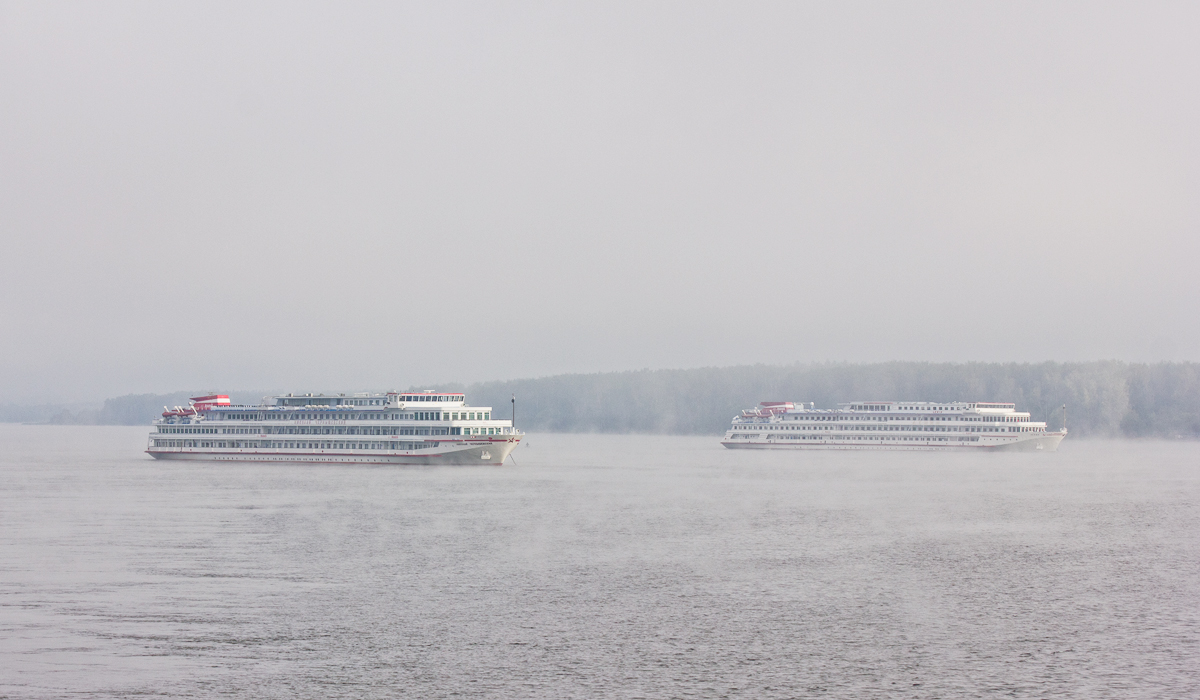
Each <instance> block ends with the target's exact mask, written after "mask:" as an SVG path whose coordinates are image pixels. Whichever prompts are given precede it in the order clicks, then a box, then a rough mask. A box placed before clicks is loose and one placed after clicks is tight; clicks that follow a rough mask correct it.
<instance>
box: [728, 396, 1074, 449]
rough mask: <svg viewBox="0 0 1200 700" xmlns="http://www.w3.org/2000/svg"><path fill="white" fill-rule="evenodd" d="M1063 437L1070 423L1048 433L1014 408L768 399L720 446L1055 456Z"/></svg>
mask: <svg viewBox="0 0 1200 700" xmlns="http://www.w3.org/2000/svg"><path fill="white" fill-rule="evenodd" d="M1064 410H1065V407H1064ZM1064 422H1065V418H1064ZM1066 435H1067V430H1066V427H1065V426H1064V427H1063V429H1062V430H1061V431H1059V432H1052V431H1049V430H1047V428H1046V424H1045V423H1044V422H1041V421H1034V420H1032V419H1031V417H1030V414H1029V413H1025V412H1019V411H1017V410H1016V405H1015V404H1011V403H991V402H978V401H972V402H965V401H955V402H947V403H933V402H925V401H859V402H849V403H841V404H838V407H837V408H836V409H831V410H826V409H817V408H815V406H813V405H812V404H807V405H806V404H800V403H792V402H786V401H779V402H770V401H766V402H763V403H761V404H759V406H758V407H756V408H752V409H748V410H745V411H742V413H741V414H740V415H738V416H736V417H735V418H734V419H733V424H732V425H731V426H730V429H729V430H728V431H727V432H726V433H725V437H724V439H723V440H722V441H721V444H723V445H724V446H725V447H728V448H731V449H776V450H794V449H801V450H803V449H810V450H811V449H818V450H909V451H945V450H985V451H990V450H1005V451H1009V450H1019V451H1044V452H1053V451H1055V450H1057V449H1058V446H1059V443H1061V442H1062V440H1063V438H1064V437H1066Z"/></svg>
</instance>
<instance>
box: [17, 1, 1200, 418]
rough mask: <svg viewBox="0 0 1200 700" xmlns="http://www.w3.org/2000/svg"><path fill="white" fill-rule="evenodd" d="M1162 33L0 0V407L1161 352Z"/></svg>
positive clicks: (1165, 249) (750, 17) (1169, 177)
mask: <svg viewBox="0 0 1200 700" xmlns="http://www.w3.org/2000/svg"><path fill="white" fill-rule="evenodd" d="M1198 20H1200V9H1198V6H1197V5H1196V4H1195V3H1154V4H1149V5H1147V4H1135V3H1128V4H1115V3H1105V4H1101V5H1098V4H1096V3H1054V4H1052V5H1046V4H1043V3H999V4H992V5H983V6H981V5H976V4H962V3H948V2H947V3H936V2H934V3H920V4H918V3H900V4H889V5H884V6H880V5H877V4H852V3H827V4H819V5H818V4H803V3H779V4H770V3H736V4H714V3H687V4H665V3H611V2H604V3H569V4H566V5H563V4H537V3H488V4H472V3H424V4H406V5H399V6H397V5H395V4H391V3H359V4H354V5H350V6H347V5H336V6H335V5H328V4H312V3H276V4H271V3H255V4H253V5H246V4H243V3H224V4H223V3H198V4H186V3H168V4H162V3H121V2H114V3H103V4H83V5H80V4H64V3H52V2H39V3H4V4H3V5H0V91H3V94H4V99H3V100H0V160H2V162H3V164H4V165H3V167H0V245H2V249H3V260H4V274H3V275H0V322H2V325H3V332H2V333H0V392H2V393H3V395H4V396H5V400H19V401H25V400H31V401H32V400H37V401H47V402H54V401H57V402H63V403H70V402H75V401H84V402H88V401H90V402H95V401H99V400H102V399H104V398H106V397H110V396H118V395H122V394H127V393H165V392H168V391H177V390H182V389H184V388H187V387H201V386H203V387H210V388H213V389H224V390H233V389H253V388H263V389H266V388H276V389H284V390H298V391H309V390H312V391H331V390H332V391H346V390H361V389H368V388H370V389H386V388H401V387H405V386H409V385H414V384H422V383H433V382H463V383H469V382H476V381H483V380H492V379H507V378H519V377H533V376H545V375H549V374H555V373H563V372H596V371H611V370H628V369H639V368H688V367H700V366H707V365H723V366H724V365H735V364H752V363H756V362H766V363H788V362H795V361H804V362H807V361H825V360H833V361H854V362H859V361H882V360H922V361H968V360H976V361H1004V362H1008V361H1043V360H1058V361H1072V360H1093V359H1108V358H1112V359H1119V360H1125V361H1156V360H1196V359H1200V352H1198V350H1200V326H1198V325H1197V324H1195V323H1191V322H1185V320H1187V319H1194V318H1196V316H1197V312H1198V311H1200V289H1198V288H1197V285H1198V284H1200V283H1198V282H1197V276H1196V275H1195V273H1194V261H1195V260H1196V259H1200V237H1198V236H1197V235H1196V234H1197V231H1198V224H1200V211H1198V207H1197V201H1200V200H1198V199H1197V197H1196V196H1195V194H1196V192H1197V191H1200V178H1198V177H1197V175H1198V169H1200V132H1198V131H1197V130H1196V129H1195V124H1197V123H1200V89H1198V88H1200V86H1198V85H1197V80H1198V77H1197V76H1200V42H1196V41H1195V36H1196V34H1197V30H1198V29H1200V21H1198ZM47 396H53V397H55V398H54V399H53V401H49V400H48V399H46V397H47Z"/></svg>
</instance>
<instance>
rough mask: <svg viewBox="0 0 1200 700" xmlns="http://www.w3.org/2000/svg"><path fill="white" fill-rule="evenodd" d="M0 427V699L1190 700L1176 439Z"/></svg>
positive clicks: (1194, 579) (1197, 602) (1194, 672)
mask: <svg viewBox="0 0 1200 700" xmlns="http://www.w3.org/2000/svg"><path fill="white" fill-rule="evenodd" d="M145 434H146V430H145V429H142V428H102V427H96V428H90V427H89V428H62V427H32V426H28V427H27V426H0V448H2V453H0V696H2V697H13V698H25V697H30V698H54V697H80V696H87V697H97V696H99V697H105V696H120V697H125V696H128V695H133V694H143V695H151V696H153V695H163V696H172V697H179V696H183V697H186V696H193V697H214V696H225V697H255V698H258V697H281V698H283V697H288V698H290V697H311V698H326V697H353V698H363V697H366V698H370V697H422V698H441V697H457V698H464V697H465V698H470V697H488V698H506V697H515V698H595V697H613V698H637V697H645V698H674V697H680V698H726V697H728V698H793V697H799V698H866V697H883V698H892V697H895V698H1010V697H1017V698H1025V697H1031V698H1032V697H1037V698H1053V697H1065V698H1196V697H1200V445H1198V444H1196V443H1140V442H1139V443H1134V442H1087V441H1081V440H1075V441H1070V440H1069V441H1068V442H1066V443H1064V446H1063V449H1062V450H1061V451H1060V452H1058V453H1057V454H1008V455H1005V454H996V455H975V454H918V453H820V452H813V453H803V454H796V453H790V454H789V453H758V452H742V451H738V452H733V451H726V450H724V449H723V448H721V447H720V446H719V445H717V442H716V439H715V438H690V437H643V436H593V435H534V436H531V437H530V438H529V439H528V441H527V442H528V445H527V446H522V447H521V448H519V449H518V450H517V452H516V453H515V454H514V457H515V459H516V464H515V465H507V466H504V467H467V468H464V467H457V468H432V469H426V468H405V467H365V466H364V467H353V466H322V465H280V464H264V465H259V464H229V463H221V464H204V463H186V462H175V463H172V462H166V463H163V462H154V461H153V460H151V459H149V458H148V457H146V456H145V455H143V454H142V452H141V450H142V449H143V446H144V442H145Z"/></svg>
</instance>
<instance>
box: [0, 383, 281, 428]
mask: <svg viewBox="0 0 1200 700" xmlns="http://www.w3.org/2000/svg"><path fill="white" fill-rule="evenodd" d="M211 393H213V392H211V391H177V392H174V393H171V394H126V395H125V396H118V397H116V398H112V399H105V401H104V405H103V406H101V407H100V408H74V409H72V408H70V407H62V406H59V407H54V408H55V409H56V410H52V411H51V410H47V409H48V408H51V407H44V408H42V410H40V411H38V412H37V414H36V415H38V416H39V417H29V418H18V419H17V420H15V421H10V422H22V423H50V424H52V425H148V424H149V423H150V421H152V420H154V419H155V418H158V417H159V416H161V415H162V412H163V406H170V407H174V406H186V405H188V399H189V398H191V397H193V396H203V395H206V394H211ZM229 398H230V400H231V401H233V402H234V403H250V404H257V403H259V402H260V401H262V394H260V393H253V392H244V391H243V392H230V394H229ZM3 415H4V413H3V408H2V407H0V416H3Z"/></svg>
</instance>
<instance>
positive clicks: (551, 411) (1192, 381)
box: [438, 362, 1200, 438]
mask: <svg viewBox="0 0 1200 700" xmlns="http://www.w3.org/2000/svg"><path fill="white" fill-rule="evenodd" d="M438 388H439V389H442V387H438ZM465 391H466V392H467V399H468V400H469V401H471V402H472V403H474V404H477V405H483V406H492V407H493V408H494V409H495V412H494V413H495V415H497V416H507V415H508V411H506V410H505V408H506V404H508V403H509V401H510V397H511V396H512V395H513V394H516V396H517V424H518V426H519V427H521V428H522V429H525V430H530V431H547V432H603V433H657V434H685V435H687V434H691V435H715V434H718V433H722V432H724V431H725V430H726V429H727V428H728V426H729V422H730V420H731V419H732V418H733V416H734V415H736V414H737V413H738V412H739V411H741V409H743V408H750V407H752V406H754V405H756V404H758V403H759V402H760V401H796V402H810V401H811V402H814V403H815V404H816V405H817V407H818V408H833V407H835V406H836V405H837V404H838V403H840V402H848V401H889V400H905V401H1003V402H1013V403H1016V404H1017V408H1018V410H1022V411H1029V412H1030V413H1031V414H1032V415H1033V418H1034V419H1035V420H1041V421H1046V423H1047V424H1048V425H1049V426H1050V427H1051V428H1054V429H1057V428H1059V427H1061V425H1062V410H1061V407H1062V406H1063V405H1064V404H1066V406H1067V420H1068V427H1069V428H1070V430H1071V432H1072V433H1073V434H1075V435H1093V436H1106V437H1118V436H1122V437H1144V436H1157V437H1191V438H1195V437H1200V364H1196V363H1158V364H1130V363H1124V362H1042V363H1036V364H1018V363H1008V364H1002V363H983V362H969V363H964V364H959V363H928V362H885V363H879V364H796V365H788V366H771V365H751V366H741V367H708V368H702V369H687V370H642V371H636V372H611V373H603V374H564V375H558V376H553V377H544V378H541V379H519V380H514V381H503V382H483V383H479V384H473V385H470V386H467V387H466V388H465Z"/></svg>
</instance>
